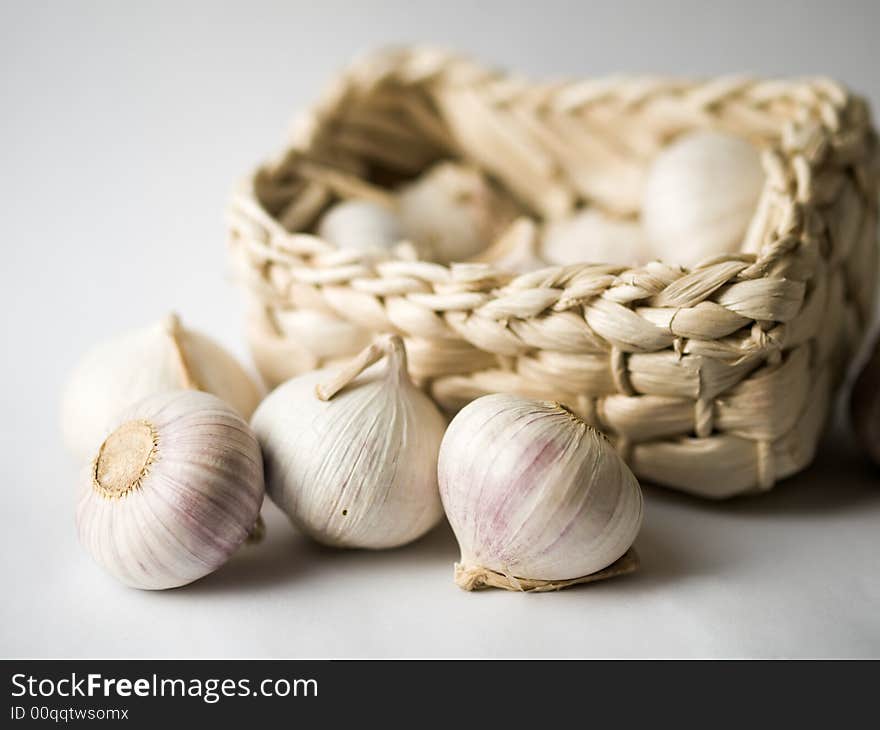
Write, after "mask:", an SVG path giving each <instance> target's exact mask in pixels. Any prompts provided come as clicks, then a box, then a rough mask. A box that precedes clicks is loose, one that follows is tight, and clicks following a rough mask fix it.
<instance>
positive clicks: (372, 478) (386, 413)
mask: <svg viewBox="0 0 880 730" xmlns="http://www.w3.org/2000/svg"><path fill="white" fill-rule="evenodd" d="M382 358H384V359H385V360H384V362H383V363H379V362H378V361H379V360H380V359H382ZM252 425H253V429H254V432H255V433H256V435H257V438H258V439H259V441H260V445H261V446H262V448H263V457H264V459H265V464H266V486H267V491H268V494H269V497H270V498H271V499H272V501H273V502H275V504H277V505H278V506H279V507H280V508H281V509H282V510H283V511H284V512H285V513H287V515H288V517H289V518H290V519H291V521H292V522H293V523H294V524H295V525H297V526H298V527H299V528H300V529H302V530H303V531H304V532H306V533H307V534H308V535H310V536H311V537H313V538H314V539H315V540H318V541H319V542H322V543H324V544H326V545H332V546H336V547H355V548H372V549H380V548H392V547H397V546H399V545H405V544H406V543H409V542H412V541H413V540H415V539H417V538H419V537H421V536H422V535H424V534H425V533H426V532H427V531H428V530H430V529H431V528H432V527H434V525H436V524H437V523H438V522H439V521H440V519H441V518H442V517H443V507H442V506H441V504H440V496H439V494H438V490H437V453H438V451H439V449H440V440H441V438H442V437H443V430H444V428H445V426H446V420H445V419H444V418H443V416H442V415H441V414H440V412H439V411H438V410H437V407H436V406H435V405H434V403H433V402H432V401H431V399H430V398H428V396H426V395H425V394H424V393H423V392H422V391H420V390H419V389H418V388H417V387H416V386H415V385H414V384H413V383H412V381H411V380H410V378H409V375H408V374H407V371H406V351H405V350H404V346H403V341H402V340H401V339H400V337H398V336H396V335H394V336H383V337H381V338H379V339H377V340H376V342H374V343H373V344H372V345H370V346H369V347H368V348H366V349H365V350H364V351H363V352H362V353H361V354H360V355H358V356H357V357H356V358H355V359H354V360H353V361H352V362H351V363H350V364H349V365H348V366H347V367H345V368H343V369H342V370H340V371H338V372H335V371H329V370H319V371H316V372H312V373H306V374H305V375H300V376H298V377H296V378H293V379H292V380H288V381H287V382H286V383H285V384H284V385H281V386H279V387H278V388H276V389H275V390H274V391H273V392H272V393H270V394H269V396H268V397H267V398H266V399H265V400H264V401H263V402H262V403H261V404H260V407H259V408H257V411H256V413H254V417H253V420H252Z"/></svg>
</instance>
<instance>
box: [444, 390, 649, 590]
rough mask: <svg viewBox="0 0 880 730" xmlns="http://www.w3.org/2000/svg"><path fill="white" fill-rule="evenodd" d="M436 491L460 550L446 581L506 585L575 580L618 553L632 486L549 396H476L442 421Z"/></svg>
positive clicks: (604, 447)
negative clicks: (546, 398)
mask: <svg viewBox="0 0 880 730" xmlns="http://www.w3.org/2000/svg"><path fill="white" fill-rule="evenodd" d="M438 473H439V480H440V495H441V498H442V500H443V506H444V508H445V510H446V516H447V517H448V518H449V522H450V524H451V525H452V529H453V531H454V532H455V536H456V538H457V539H458V543H459V546H460V548H461V561H460V563H459V564H458V565H457V566H456V582H457V583H458V585H459V586H461V587H462V588H465V589H468V590H470V589H472V588H475V587H479V586H480V585H484V584H486V583H487V581H486V580H485V578H486V575H487V574H488V573H491V574H492V575H493V579H494V582H492V583H491V584H492V585H500V586H501V587H506V588H510V589H512V590H530V589H538V590H540V589H541V588H542V587H543V588H545V589H546V587H547V585H546V584H548V583H549V584H551V587H562V586H564V585H568V584H571V583H576V582H581V581H582V580H583V579H584V578H586V577H588V576H589V575H590V574H591V573H595V572H596V571H599V570H601V569H603V568H606V567H607V566H609V565H611V564H612V563H614V562H615V561H617V560H618V559H619V558H621V556H623V555H624V554H625V553H626V551H627V550H628V548H629V547H630V546H631V545H632V543H633V541H634V540H635V538H636V535H637V534H638V531H639V528H640V526H641V523H642V493H641V490H640V488H639V484H638V482H637V481H636V478H635V477H634V476H633V474H632V472H631V471H630V470H629V468H628V467H627V466H626V464H624V463H623V461H622V460H621V458H620V457H619V456H618V455H617V453H616V452H615V451H614V449H613V447H612V446H611V444H610V443H609V442H608V440H607V439H606V438H605V437H604V436H602V435H601V434H600V433H598V432H597V431H596V430H594V429H593V428H591V427H590V426H588V425H587V424H585V423H584V422H583V421H582V420H581V419H580V418H578V417H577V416H576V415H574V414H573V413H571V412H570V411H568V410H567V409H566V408H564V407H562V406H560V405H559V404H556V403H541V402H537V401H532V400H527V399H524V398H520V397H517V396H514V395H506V394H495V395H487V396H483V397H482V398H478V399H477V400H475V401H472V402H471V403H470V404H468V405H467V406H465V408H464V409H462V410H461V411H460V412H459V413H458V415H457V416H456V417H455V418H454V419H453V420H452V423H451V424H450V425H449V429H448V430H447V432H446V435H445V437H444V438H443V443H442V446H441V448H440V458H439V465H438Z"/></svg>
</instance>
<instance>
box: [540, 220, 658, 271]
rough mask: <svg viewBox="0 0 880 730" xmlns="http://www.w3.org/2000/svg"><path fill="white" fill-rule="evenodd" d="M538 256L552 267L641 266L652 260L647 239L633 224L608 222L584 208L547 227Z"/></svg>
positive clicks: (629, 222) (639, 227)
mask: <svg viewBox="0 0 880 730" xmlns="http://www.w3.org/2000/svg"><path fill="white" fill-rule="evenodd" d="M541 254H542V256H543V257H544V258H545V259H547V261H550V262H551V263H554V264H559V265H563V266H564V265H568V264H584V263H590V264H613V265H619V266H633V267H634V266H642V265H644V264H646V263H648V261H650V260H651V258H652V252H651V247H650V244H649V243H648V239H647V237H646V236H645V234H644V231H643V230H642V228H641V226H640V225H639V224H638V223H636V222H634V221H623V220H615V219H614V218H609V217H608V216H607V215H605V214H604V213H602V211H600V210H598V209H595V208H588V209H586V210H583V211H579V212H578V213H576V214H575V215H573V216H572V217H571V218H565V219H562V220H558V221H554V222H552V223H549V224H547V227H546V228H545V231H544V240H543V243H542V246H541Z"/></svg>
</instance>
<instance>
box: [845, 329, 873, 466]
mask: <svg viewBox="0 0 880 730" xmlns="http://www.w3.org/2000/svg"><path fill="white" fill-rule="evenodd" d="M850 418H851V420H852V425H853V430H854V431H855V433H856V438H857V439H858V442H859V445H860V446H861V447H862V449H863V450H864V452H865V453H866V454H867V455H868V457H869V458H870V459H871V461H873V462H874V463H875V464H876V465H877V466H880V339H878V340H877V343H876V345H875V346H874V351H873V352H872V354H871V357H870V358H869V359H868V362H866V363H865V365H864V367H863V368H862V371H861V373H859V377H858V378H857V379H856V382H855V384H854V385H853V389H852V395H851V397H850Z"/></svg>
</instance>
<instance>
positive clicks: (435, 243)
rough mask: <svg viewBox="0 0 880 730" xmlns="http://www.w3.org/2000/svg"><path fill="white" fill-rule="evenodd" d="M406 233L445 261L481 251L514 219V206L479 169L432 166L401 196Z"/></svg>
mask: <svg viewBox="0 0 880 730" xmlns="http://www.w3.org/2000/svg"><path fill="white" fill-rule="evenodd" d="M398 215H399V217H400V221H401V225H402V226H403V232H404V235H405V236H406V237H407V238H408V239H410V240H412V241H415V242H416V243H417V244H419V245H420V246H421V247H422V248H423V249H426V250H428V251H430V252H431V256H432V258H433V259H434V260H435V261H437V262H438V263H441V264H446V263H450V262H453V261H455V262H463V261H467V260H468V259H470V258H473V257H474V256H476V255H477V254H478V253H479V252H480V251H482V250H483V249H485V248H486V247H487V246H489V244H490V243H491V242H492V241H493V240H494V239H495V237H496V236H497V235H498V234H500V233H501V232H502V231H503V230H504V228H505V227H506V226H507V224H509V223H510V221H511V220H512V218H513V216H512V211H511V209H510V207H509V206H507V205H505V204H504V202H502V200H501V198H500V197H499V196H498V195H497V193H495V191H494V190H493V189H492V187H491V185H490V184H489V182H488V181H487V180H486V178H485V177H483V175H481V174H480V173H479V172H478V171H477V170H475V169H473V168H470V167H467V166H465V165H460V164H457V163H453V162H441V163H438V164H436V165H434V167H432V168H430V169H429V170H428V171H427V172H426V173H425V174H423V175H422V176H421V177H420V178H418V179H417V180H416V181H415V182H413V183H410V184H409V185H407V186H406V187H404V188H403V189H402V190H401V192H400V195H399V204H398Z"/></svg>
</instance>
